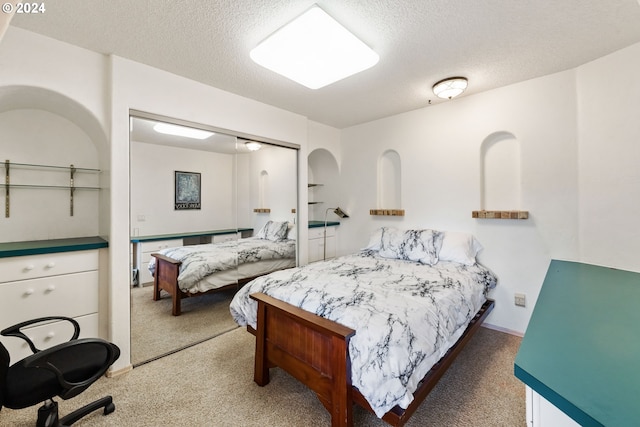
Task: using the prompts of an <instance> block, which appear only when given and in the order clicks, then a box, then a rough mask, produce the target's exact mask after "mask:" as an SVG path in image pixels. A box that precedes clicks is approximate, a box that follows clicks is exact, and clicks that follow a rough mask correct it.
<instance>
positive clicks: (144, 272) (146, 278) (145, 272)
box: [138, 262, 153, 285]
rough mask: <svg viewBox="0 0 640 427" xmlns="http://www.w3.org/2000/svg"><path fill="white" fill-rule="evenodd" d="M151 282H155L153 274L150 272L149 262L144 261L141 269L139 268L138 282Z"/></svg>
mask: <svg viewBox="0 0 640 427" xmlns="http://www.w3.org/2000/svg"><path fill="white" fill-rule="evenodd" d="M149 282H153V276H152V275H151V273H150V272H149V263H148V262H143V263H142V266H141V267H140V270H138V283H139V284H141V285H142V284H143V283H149Z"/></svg>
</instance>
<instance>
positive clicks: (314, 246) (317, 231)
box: [309, 226, 336, 262]
mask: <svg viewBox="0 0 640 427" xmlns="http://www.w3.org/2000/svg"><path fill="white" fill-rule="evenodd" d="M324 230H325V228H324V227H313V228H310V229H309V262H315V261H321V260H323V259H325V238H324ZM326 230H327V239H326V246H327V248H326V259H331V258H334V257H335V256H336V227H335V226H332V227H327V228H326Z"/></svg>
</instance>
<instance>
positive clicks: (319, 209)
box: [308, 148, 340, 221]
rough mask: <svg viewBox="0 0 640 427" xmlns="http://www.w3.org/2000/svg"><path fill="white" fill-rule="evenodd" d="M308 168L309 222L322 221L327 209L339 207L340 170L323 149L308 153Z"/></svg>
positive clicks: (332, 158) (331, 155) (331, 156)
mask: <svg viewBox="0 0 640 427" xmlns="http://www.w3.org/2000/svg"><path fill="white" fill-rule="evenodd" d="M308 168H309V169H308V188H309V220H311V221H313V220H316V221H320V220H324V216H325V210H326V209H327V208H331V207H336V206H339V205H340V203H339V199H340V168H339V167H338V162H337V160H336V158H335V157H334V156H333V154H331V152H330V151H328V150H326V149H324V148H318V149H315V150H313V151H312V152H311V153H309V156H308Z"/></svg>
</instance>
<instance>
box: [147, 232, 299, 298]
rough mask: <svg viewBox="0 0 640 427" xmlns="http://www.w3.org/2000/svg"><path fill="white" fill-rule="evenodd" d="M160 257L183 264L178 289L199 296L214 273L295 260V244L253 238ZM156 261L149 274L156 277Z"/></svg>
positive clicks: (173, 250)
mask: <svg viewBox="0 0 640 427" xmlns="http://www.w3.org/2000/svg"><path fill="white" fill-rule="evenodd" d="M158 253H160V254H162V255H165V256H168V257H169V258H173V259H175V260H178V261H182V264H181V265H180V272H179V275H178V286H180V289H182V290H183V291H184V292H199V291H203V290H202V289H198V284H199V283H201V280H202V279H203V278H205V277H207V276H209V275H211V274H213V273H216V272H219V271H226V270H231V269H235V268H236V267H237V266H238V265H240V264H246V263H252V262H258V261H263V260H270V259H282V258H295V256H296V245H295V240H281V241H277V242H274V241H271V240H266V239H259V238H256V237H249V238H245V239H239V240H234V241H230V242H220V243H208V244H204V245H189V246H179V247H175V248H166V249H162V250H160V251H158ZM155 267H156V265H155V258H154V257H151V261H150V262H149V271H150V272H151V275H154V274H155Z"/></svg>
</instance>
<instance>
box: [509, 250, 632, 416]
mask: <svg viewBox="0 0 640 427" xmlns="http://www.w3.org/2000/svg"><path fill="white" fill-rule="evenodd" d="M515 375H516V377H518V378H519V379H520V380H522V381H523V382H524V383H525V384H527V385H528V386H529V387H531V388H532V389H533V390H534V391H535V392H537V393H538V394H540V395H541V396H542V397H544V398H545V399H547V400H548V401H549V402H551V403H552V404H553V405H555V406H556V407H557V408H558V409H560V410H561V411H563V412H564V413H565V414H567V415H568V416H570V417H571V418H572V419H574V420H575V421H576V422H577V423H579V424H580V425H582V426H598V427H600V426H610V427H623V426H632V427H633V426H640V273H634V272H630V271H623V270H617V269H612V268H607V267H599V266H594V265H589V264H582V263H576V262H568V261H557V260H553V261H551V264H550V266H549V269H548V271H547V275H546V277H545V280H544V283H543V285H542V289H541V291H540V295H539V296H538V301H537V302H536V305H535V308H534V310H533V314H532V316H531V320H530V321H529V325H528V327H527V331H526V333H525V335H524V338H523V339H522V343H521V345H520V349H519V350H518V354H517V356H516V360H515Z"/></svg>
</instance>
